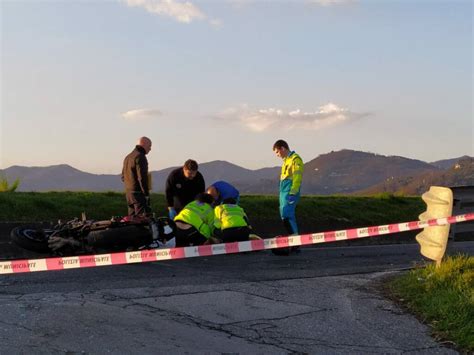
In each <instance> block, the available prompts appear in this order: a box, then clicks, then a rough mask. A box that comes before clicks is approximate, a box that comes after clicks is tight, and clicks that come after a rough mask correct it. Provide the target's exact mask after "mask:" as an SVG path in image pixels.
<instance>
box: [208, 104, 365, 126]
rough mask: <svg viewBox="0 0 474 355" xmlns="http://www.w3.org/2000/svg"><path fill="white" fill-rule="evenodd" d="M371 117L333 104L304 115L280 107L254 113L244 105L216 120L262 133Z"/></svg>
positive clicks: (328, 124)
mask: <svg viewBox="0 0 474 355" xmlns="http://www.w3.org/2000/svg"><path fill="white" fill-rule="evenodd" d="M369 115H370V114H369V113H356V112H352V111H350V110H349V109H346V108H341V107H339V106H337V105H336V104H334V103H328V104H326V105H323V106H320V107H319V108H318V109H317V110H316V111H314V112H303V111H302V110H300V109H295V110H292V111H285V110H282V109H277V108H267V109H259V110H251V109H250V108H249V107H248V106H247V105H242V106H240V107H238V108H228V109H226V110H224V111H223V112H221V113H220V114H218V115H217V119H219V120H223V121H226V122H234V123H237V124H240V125H241V126H244V127H245V128H247V129H249V130H251V131H254V132H263V131H266V130H271V129H273V128H275V129H284V130H293V129H309V130H320V129H323V128H326V127H329V126H333V125H336V124H341V123H347V122H351V121H354V120H357V119H361V118H364V117H367V116H369Z"/></svg>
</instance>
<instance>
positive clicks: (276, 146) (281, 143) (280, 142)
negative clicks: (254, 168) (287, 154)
mask: <svg viewBox="0 0 474 355" xmlns="http://www.w3.org/2000/svg"><path fill="white" fill-rule="evenodd" d="M281 147H283V148H286V149H288V150H290V146H289V145H288V143H286V142H285V141H284V140H283V139H279V140H277V141H276V142H275V144H273V149H280V148H281Z"/></svg>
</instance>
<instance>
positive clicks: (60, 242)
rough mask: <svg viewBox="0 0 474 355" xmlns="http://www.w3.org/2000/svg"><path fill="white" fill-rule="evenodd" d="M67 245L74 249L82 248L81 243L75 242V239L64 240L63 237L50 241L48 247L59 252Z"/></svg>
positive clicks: (53, 238) (55, 237)
mask: <svg viewBox="0 0 474 355" xmlns="http://www.w3.org/2000/svg"><path fill="white" fill-rule="evenodd" d="M66 245H69V246H71V247H73V248H78V247H80V246H81V242H79V241H78V240H74V238H71V237H70V238H62V237H58V236H54V237H51V238H49V239H48V247H49V248H50V249H51V250H53V251H56V250H59V249H61V248H63V247H65V246H66Z"/></svg>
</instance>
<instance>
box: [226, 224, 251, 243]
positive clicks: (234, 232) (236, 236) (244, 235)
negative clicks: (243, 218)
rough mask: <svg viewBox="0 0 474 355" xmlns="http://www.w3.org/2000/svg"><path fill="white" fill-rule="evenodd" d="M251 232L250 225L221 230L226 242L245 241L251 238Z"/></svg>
mask: <svg viewBox="0 0 474 355" xmlns="http://www.w3.org/2000/svg"><path fill="white" fill-rule="evenodd" d="M249 234H250V229H249V227H234V228H227V229H224V230H223V231H221V233H220V238H221V239H222V241H223V242H224V243H232V242H243V241H245V240H249Z"/></svg>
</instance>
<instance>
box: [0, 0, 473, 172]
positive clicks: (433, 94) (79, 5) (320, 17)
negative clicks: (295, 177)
mask: <svg viewBox="0 0 474 355" xmlns="http://www.w3.org/2000/svg"><path fill="white" fill-rule="evenodd" d="M0 15H1V17H0V22H1V29H0V30H1V33H0V34H1V36H0V39H1V43H0V44H1V47H0V51H1V56H0V58H1V59H0V60H1V63H0V64H1V66H0V68H1V70H0V74H1V92H0V93H1V95H0V97H1V101H0V107H1V111H0V168H2V169H5V168H8V167H10V166H12V165H22V166H48V165H55V164H69V165H71V166H73V167H75V168H77V169H80V170H83V171H87V172H91V173H99V174H118V173H120V171H121V168H122V162H123V158H124V156H125V155H126V154H128V153H129V152H130V151H131V150H132V149H133V148H134V146H135V144H136V141H137V139H138V138H139V137H141V136H148V137H149V138H150V139H151V140H152V141H153V146H152V150H151V152H150V153H149V155H148V160H149V167H150V170H152V171H153V170H160V169H164V168H167V167H170V166H179V165H181V164H183V162H184V161H185V160H186V159H188V158H192V159H195V160H197V161H198V162H200V163H203V162H209V161H213V160H226V161H229V162H231V163H234V164H237V165H240V166H242V167H245V168H249V169H258V168H262V167H268V166H277V165H280V164H281V161H280V160H279V159H278V158H277V157H276V156H275V154H274V153H273V152H272V146H273V143H274V142H275V141H276V140H278V139H284V140H286V141H287V142H288V143H289V145H290V148H291V149H292V150H295V151H296V152H298V153H299V154H300V155H301V156H302V158H303V160H305V161H309V160H312V159H314V158H316V157H317V156H318V155H320V154H326V153H329V152H331V151H338V150H341V149H354V150H361V151H365V152H372V153H377V154H383V155H398V156H405V157H408V158H413V159H420V160H424V161H428V162H431V161H436V160H440V159H447V158H456V157H459V156H462V155H465V154H467V155H471V156H473V155H474V138H473V137H474V122H473V121H474V120H473V106H472V103H473V81H474V77H473V27H472V18H473V3H472V2H471V1H470V0H449V1H448V0H446V1H441V0H432V1H428V0H418V1H417V0H404V1H401V0H400V1H396V0H392V1H383V0H378V1H376V0H372V1H364V0H352V1H350V0H299V1H298V0H294V1H289V0H288V1H282V0H275V1H252V0H246V1H244V0H240V1H239V0H234V1H231V0H229V1H217V0H214V1H195V0H189V1H178V0H107V1H98V0H95V1H90V0H88V1H79V0H76V1H75V0H69V1H61V0H56V1H34V0H29V1H21V0H15V1H10V0H0Z"/></svg>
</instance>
